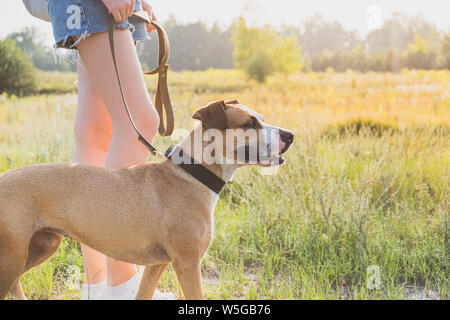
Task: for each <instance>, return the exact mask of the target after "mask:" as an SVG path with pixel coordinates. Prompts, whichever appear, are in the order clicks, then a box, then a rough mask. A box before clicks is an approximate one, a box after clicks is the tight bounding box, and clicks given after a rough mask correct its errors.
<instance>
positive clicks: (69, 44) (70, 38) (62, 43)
mask: <svg viewBox="0 0 450 320" xmlns="http://www.w3.org/2000/svg"><path fill="white" fill-rule="evenodd" d="M114 29H120V30H127V29H129V30H130V31H131V32H133V31H134V30H135V27H134V26H133V25H132V24H129V25H128V26H117V25H116V26H114ZM107 31H108V29H107V28H106V29H102V30H98V31H94V32H90V33H88V30H85V31H84V32H83V33H82V34H81V35H78V34H68V35H67V36H65V38H64V39H62V40H59V41H57V42H56V43H55V44H54V45H53V48H55V49H58V48H64V49H74V50H77V46H78V45H79V44H80V42H81V40H84V39H87V38H88V37H90V36H91V35H93V34H96V33H102V32H107ZM74 38H77V39H76V40H74Z"/></svg>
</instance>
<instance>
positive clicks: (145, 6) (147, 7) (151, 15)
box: [141, 0, 158, 32]
mask: <svg viewBox="0 0 450 320" xmlns="http://www.w3.org/2000/svg"><path fill="white" fill-rule="evenodd" d="M141 3H142V9H144V11H147V13H148V17H149V18H150V19H151V20H152V21H155V22H156V21H158V19H156V16H155V13H154V12H153V8H152V6H151V5H149V4H148V3H147V1H145V0H141ZM153 30H155V27H154V26H153V25H151V24H148V23H147V32H152V31H153Z"/></svg>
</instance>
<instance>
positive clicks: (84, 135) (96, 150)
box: [73, 60, 113, 285]
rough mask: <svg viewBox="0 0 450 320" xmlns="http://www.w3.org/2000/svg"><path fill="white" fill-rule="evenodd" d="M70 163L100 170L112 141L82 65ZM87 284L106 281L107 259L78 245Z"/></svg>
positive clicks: (106, 118) (104, 111)
mask: <svg viewBox="0 0 450 320" xmlns="http://www.w3.org/2000/svg"><path fill="white" fill-rule="evenodd" d="M74 131H75V152H74V155H73V162H74V163H80V164H87V165H93V166H98V167H103V166H104V164H105V159H106V154H107V152H108V148H109V144H110V142H111V139H112V134H113V127H112V122H111V117H110V116H109V113H108V110H107V109H106V107H105V104H104V103H103V100H102V98H101V97H100V95H99V94H98V92H97V91H96V89H95V88H94V85H93V84H92V82H91V79H90V78H89V75H88V73H87V71H86V69H85V67H84V65H83V63H82V61H81V60H80V61H79V64H78V105H77V114H76V117H75V130H74ZM81 251H82V253H83V263H84V270H85V279H86V282H87V284H89V285H91V284H97V283H100V282H103V281H104V280H106V257H105V255H103V254H102V253H100V252H98V251H95V250H94V249H91V248H89V247H88V246H86V245H84V244H81Z"/></svg>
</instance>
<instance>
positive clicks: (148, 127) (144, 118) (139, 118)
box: [114, 105, 159, 141]
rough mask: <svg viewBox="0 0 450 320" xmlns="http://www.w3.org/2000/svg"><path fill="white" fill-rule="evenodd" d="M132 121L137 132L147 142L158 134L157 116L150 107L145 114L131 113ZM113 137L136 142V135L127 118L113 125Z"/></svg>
mask: <svg viewBox="0 0 450 320" xmlns="http://www.w3.org/2000/svg"><path fill="white" fill-rule="evenodd" d="M132 117H133V121H134V123H135V125H136V127H137V129H138V130H139V132H140V133H141V134H142V135H143V136H144V137H145V138H146V139H148V140H150V141H151V140H153V138H154V136H155V135H156V133H157V132H158V127H159V116H158V113H157V112H156V110H155V109H154V108H153V106H151V105H150V107H149V108H147V109H146V110H145V112H139V113H132ZM114 136H115V137H118V136H120V137H121V138H122V139H130V140H136V136H137V133H136V131H135V129H134V128H133V126H132V125H131V122H130V120H129V119H128V118H126V119H125V120H121V122H120V123H118V124H115V125H114Z"/></svg>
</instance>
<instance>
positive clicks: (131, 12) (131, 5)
mask: <svg viewBox="0 0 450 320" xmlns="http://www.w3.org/2000/svg"><path fill="white" fill-rule="evenodd" d="M134 3H135V0H132V1H131V4H130V7H129V8H128V9H129V10H128V16H127V18H129V17H131V15H132V14H133V12H134Z"/></svg>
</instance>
